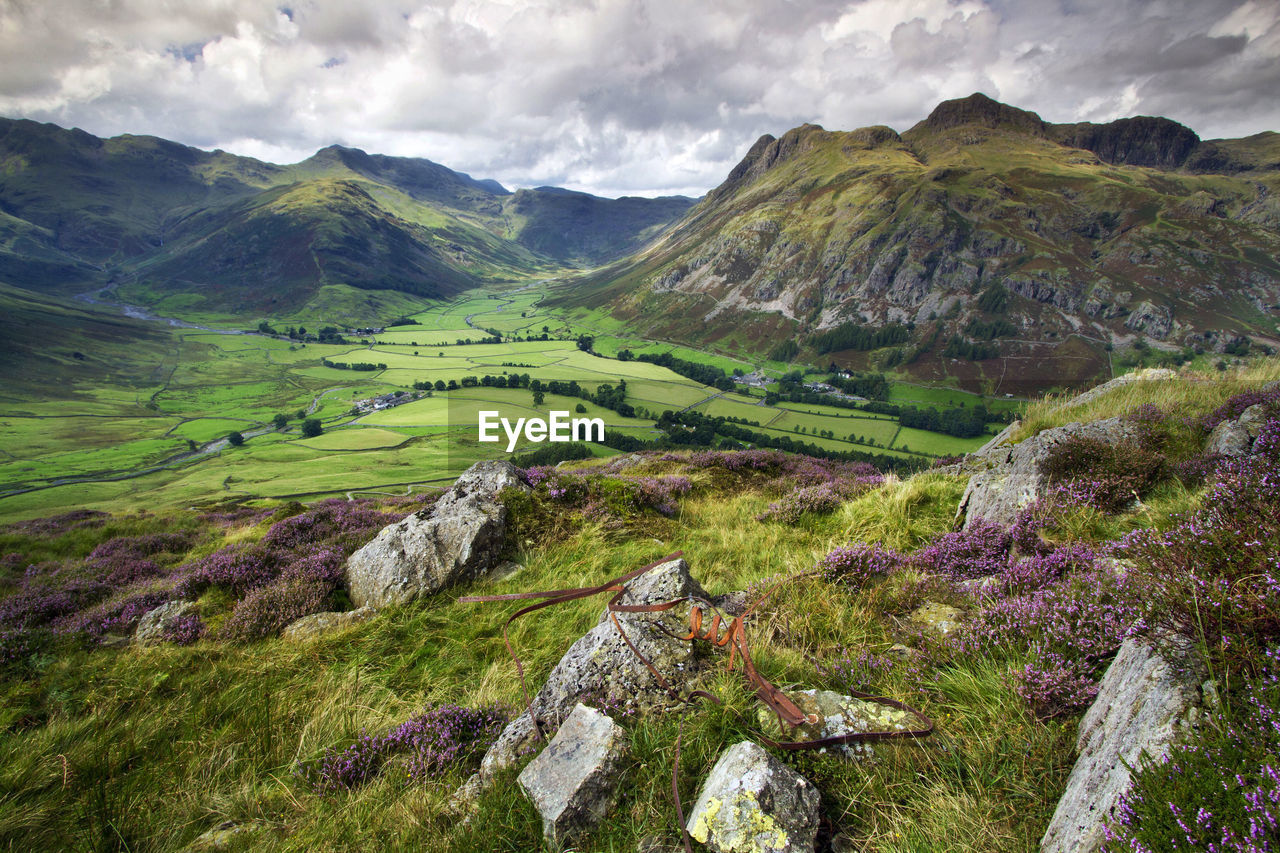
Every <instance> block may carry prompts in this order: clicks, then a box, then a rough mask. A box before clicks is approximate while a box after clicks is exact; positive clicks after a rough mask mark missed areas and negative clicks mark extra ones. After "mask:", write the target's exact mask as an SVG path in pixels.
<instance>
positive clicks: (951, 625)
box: [907, 601, 964, 637]
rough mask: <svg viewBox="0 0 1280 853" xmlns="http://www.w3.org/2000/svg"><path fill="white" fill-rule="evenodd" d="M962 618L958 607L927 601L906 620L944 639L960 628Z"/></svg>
mask: <svg viewBox="0 0 1280 853" xmlns="http://www.w3.org/2000/svg"><path fill="white" fill-rule="evenodd" d="M962 616H964V612H963V611H961V610H960V609H959V608H958V607H952V606H951V605H950V604H940V603H939V602H937V601H927V602H925V603H924V604H922V605H920V606H919V607H917V608H916V609H915V610H913V611H912V613H911V615H910V616H908V617H907V619H908V620H909V621H910V622H913V623H915V624H916V625H919V626H921V627H922V628H925V629H926V630H929V631H932V632H934V633H935V634H941V635H942V636H944V637H945V636H947V635H948V634H950V633H951V632H952V631H954V630H955V629H956V628H958V627H959V626H960V619H961V617H962Z"/></svg>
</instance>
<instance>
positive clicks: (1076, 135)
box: [1050, 116, 1200, 169]
mask: <svg viewBox="0 0 1280 853" xmlns="http://www.w3.org/2000/svg"><path fill="white" fill-rule="evenodd" d="M1050 136H1051V137H1052V138H1053V139H1054V140H1055V141H1057V142H1060V143H1061V144H1063V145H1069V146H1071V147H1072V148H1084V149H1086V150H1089V151H1092V152H1093V153H1094V154H1097V155H1098V158H1099V159H1101V160H1103V161H1105V162H1107V163H1114V164H1117V165H1124V166H1149V167H1152V168H1156V169H1176V168H1178V167H1179V166H1181V165H1182V164H1183V163H1185V162H1186V161H1187V158H1188V157H1190V156H1191V152H1192V151H1194V150H1195V148H1196V146H1197V145H1199V144H1200V137H1199V136H1198V135H1196V132H1195V131H1194V130H1192V129H1191V128H1189V127H1185V126H1183V125H1181V124H1178V123H1177V122H1176V121H1173V120H1172V119H1167V118H1161V117H1159V116H1135V117H1134V118H1122V119H1117V120H1115V121H1112V122H1108V123H1106V124H1093V123H1091V122H1081V123H1079V124H1058V125H1052V129H1051V133H1050Z"/></svg>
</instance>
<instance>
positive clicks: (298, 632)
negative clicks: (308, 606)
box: [280, 607, 376, 643]
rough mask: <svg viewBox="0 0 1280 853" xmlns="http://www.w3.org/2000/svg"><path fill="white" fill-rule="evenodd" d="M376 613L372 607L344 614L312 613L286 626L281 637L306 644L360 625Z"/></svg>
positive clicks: (331, 612) (328, 611)
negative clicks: (321, 636) (320, 637)
mask: <svg viewBox="0 0 1280 853" xmlns="http://www.w3.org/2000/svg"><path fill="white" fill-rule="evenodd" d="M375 612H376V611H375V610H374V609H373V608H372V607H361V608H360V609H359V610H347V611H344V612H336V611H331V610H327V611H325V612H323V613H312V614H311V615H310V616H303V617H302V618H301V619H298V620H296V621H294V622H290V623H289V624H288V625H287V626H285V629H284V631H282V632H281V633H280V636H281V637H283V638H284V639H286V640H289V641H290V642H294V643H304V642H306V641H308V640H314V639H315V638H316V637H319V636H320V635H322V634H328V633H331V632H333V631H340V630H342V629H343V628H350V627H351V626H353V625H359V624H360V623H361V622H363V621H365V620H366V619H368V618H369V617H371V616H373V615H374V613H375Z"/></svg>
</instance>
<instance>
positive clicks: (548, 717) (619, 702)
mask: <svg viewBox="0 0 1280 853" xmlns="http://www.w3.org/2000/svg"><path fill="white" fill-rule="evenodd" d="M689 596H697V597H700V598H706V597H707V594H706V592H705V591H704V590H703V589H702V587H701V586H700V585H699V584H698V582H697V581H696V580H694V579H693V577H692V576H691V575H690V574H689V565H688V564H687V563H686V562H685V561H684V560H680V559H677V560H671V561H670V562H667V563H663V564H661V565H659V566H655V567H654V568H653V569H650V570H649V571H648V572H646V573H645V574H643V575H641V576H640V577H638V578H636V579H635V580H633V581H631V582H630V583H629V584H628V585H627V591H626V593H625V594H624V595H623V597H622V603H623V604H639V605H644V604H660V603H662V602H664V601H671V600H672V599H677V598H687V597H689ZM688 615H689V605H687V604H685V605H680V606H677V607H674V608H672V609H671V610H666V611H663V612H661V613H618V614H617V617H618V622H619V624H621V625H622V629H623V630H624V631H626V634H627V639H626V640H624V639H623V638H622V636H621V635H619V634H618V629H617V627H615V626H614V624H613V621H612V620H611V619H610V618H609V614H608V612H607V611H606V612H605V613H603V614H602V615H601V616H600V621H599V623H598V624H597V625H596V626H595V627H594V628H592V629H591V630H590V631H588V632H587V633H586V634H585V635H584V636H583V637H581V638H580V639H579V640H578V641H577V642H575V643H574V644H573V645H572V646H570V647H569V651H567V652H566V653H565V655H564V657H562V658H561V659H560V662H559V663H558V664H556V666H555V669H553V670H551V674H550V675H549V676H548V677H547V683H546V684H545V685H543V687H542V689H541V690H539V691H538V693H537V695H536V696H534V697H533V702H532V710H533V713H534V714H535V715H536V716H537V719H538V720H539V721H541V722H542V723H543V724H544V725H545V726H546V727H547V728H548V729H554V728H555V727H557V726H559V725H560V724H561V722H562V721H563V720H564V719H565V718H566V717H567V716H568V715H569V712H570V711H572V710H573V708H574V706H575V705H577V704H578V703H579V702H591V703H592V704H596V705H600V706H603V707H606V708H610V709H618V710H619V711H623V712H628V713H630V712H641V711H644V710H647V709H649V708H652V707H655V706H661V705H665V704H666V703H668V702H670V701H671V698H670V696H669V695H668V694H667V692H666V691H665V690H664V689H663V688H662V686H661V685H660V684H659V683H658V681H657V679H656V678H654V676H653V673H651V672H650V671H649V670H648V668H647V667H646V666H645V665H644V663H643V662H642V661H640V660H639V659H638V658H637V657H636V655H635V652H633V651H632V650H631V648H630V647H629V646H628V645H627V640H630V641H631V643H632V645H634V646H635V647H636V649H637V650H638V651H639V652H640V653H641V654H643V655H644V656H645V657H646V658H648V659H649V662H650V663H651V664H652V665H653V667H654V669H656V670H658V672H660V673H661V674H662V676H663V678H665V679H666V680H667V681H668V683H670V684H672V685H673V686H674V687H675V688H676V689H679V690H682V691H687V686H688V682H689V681H690V680H692V679H693V678H695V677H697V676H698V675H699V674H700V673H701V671H702V670H703V669H704V668H705V667H706V666H707V664H708V663H709V661H710V659H711V652H710V651H709V650H708V649H709V644H707V643H692V642H689V641H688V640H678V639H676V638H675V637H674V636H672V635H673V634H675V635H679V634H683V633H688ZM529 618H537V617H536V616H534V617H529ZM663 629H665V630H663ZM538 742H539V736H538V733H537V732H536V731H535V730H534V722H533V720H532V719H531V718H530V716H529V714H528V712H526V713H523V714H521V715H520V716H519V717H516V718H515V719H514V720H512V721H511V722H510V723H508V724H507V727H506V728H505V729H503V731H502V734H501V735H499V736H498V740H497V741H496V742H495V743H494V745H493V746H492V747H490V749H489V751H488V752H487V753H485V756H484V760H483V761H482V762H481V764H480V773H479V774H478V776H477V777H476V779H475V780H474V781H472V782H470V783H469V789H468V790H469V791H474V790H475V788H476V784H477V783H478V784H480V785H486V784H488V782H489V780H490V779H492V778H493V776H494V774H496V773H497V772H499V771H500V770H502V769H504V768H507V767H510V766H512V765H514V764H515V763H516V761H518V760H519V759H520V757H521V756H523V755H526V754H528V753H529V752H530V751H532V750H533V749H535V748H536V747H537V744H538Z"/></svg>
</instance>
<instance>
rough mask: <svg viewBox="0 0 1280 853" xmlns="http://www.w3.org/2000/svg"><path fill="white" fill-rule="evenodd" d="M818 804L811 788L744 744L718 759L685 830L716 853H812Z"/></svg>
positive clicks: (757, 749)
mask: <svg viewBox="0 0 1280 853" xmlns="http://www.w3.org/2000/svg"><path fill="white" fill-rule="evenodd" d="M820 804H821V796H820V795H819V794H818V789H817V788H815V787H814V786H813V783H812V782H810V781H809V780H808V779H805V778H804V777H803V776H801V775H800V774H799V773H797V772H795V771H794V770H792V769H791V768H790V767H788V766H787V765H785V764H783V763H782V762H781V761H779V760H778V759H776V758H774V757H773V756H772V755H770V754H769V753H767V752H765V751H764V749H763V748H762V747H760V746H759V745H758V744H755V743H752V742H751V741H743V742H742V743H738V744H734V745H733V746H731V747H729V748H728V749H726V750H725V751H724V752H723V753H722V754H721V755H720V760H719V761H717V762H716V766H715V767H713V768H712V769H711V775H710V776H708V777H707V781H706V782H705V783H704V784H703V786H702V792H701V793H700V794H699V795H698V800H697V802H696V803H695V804H694V807H693V809H692V810H691V811H690V812H689V821H688V824H687V825H686V829H688V831H689V834H690V835H691V836H693V837H694V838H695V839H697V840H698V841H700V842H702V843H703V844H706V845H707V848H708V849H710V850H713V851H717V853H731V851H732V853H765V851H770V853H782V851H787V853H799V851H812V850H813V849H814V839H815V838H816V837H817V834H818V807H819V805H820Z"/></svg>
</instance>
